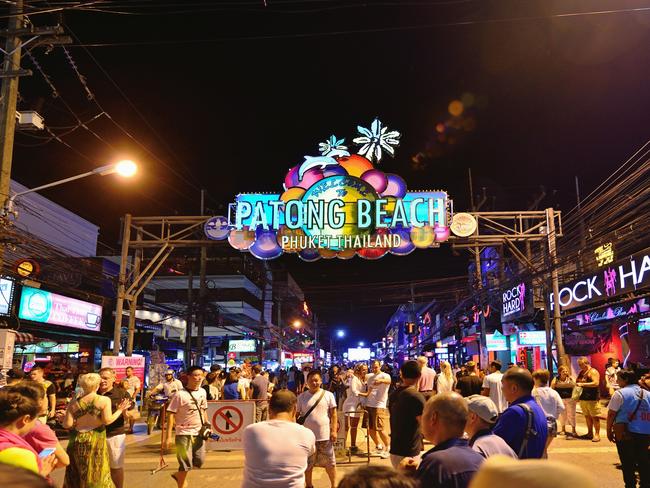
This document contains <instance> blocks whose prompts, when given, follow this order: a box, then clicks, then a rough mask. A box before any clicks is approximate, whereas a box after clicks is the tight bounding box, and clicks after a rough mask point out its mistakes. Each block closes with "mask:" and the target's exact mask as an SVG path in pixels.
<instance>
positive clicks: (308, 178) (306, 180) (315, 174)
mask: <svg viewBox="0 0 650 488" xmlns="http://www.w3.org/2000/svg"><path fill="white" fill-rule="evenodd" d="M323 178H324V176H323V170H321V169H318V168H312V169H308V170H307V171H306V172H305V174H304V175H303V176H302V181H300V182H298V184H297V185H296V186H299V187H300V188H304V189H305V190H306V189H308V188H309V187H310V186H312V185H313V184H314V183H316V182H317V181H319V180H322V179H323Z"/></svg>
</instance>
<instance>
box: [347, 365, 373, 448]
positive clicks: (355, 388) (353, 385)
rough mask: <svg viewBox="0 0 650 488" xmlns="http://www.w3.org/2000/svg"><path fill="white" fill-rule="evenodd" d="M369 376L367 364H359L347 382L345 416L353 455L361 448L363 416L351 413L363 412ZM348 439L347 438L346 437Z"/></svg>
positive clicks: (364, 422)
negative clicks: (360, 424)
mask: <svg viewBox="0 0 650 488" xmlns="http://www.w3.org/2000/svg"><path fill="white" fill-rule="evenodd" d="M367 374H368V366H367V365H366V364H365V363H357V365H356V366H355V367H354V372H353V374H352V376H351V377H350V378H349V380H348V381H347V384H348V389H347V397H346V399H345V402H343V414H344V415H345V431H346V432H347V431H348V430H350V451H351V452H352V454H358V453H359V448H358V447H357V429H358V427H359V419H360V418H361V417H362V416H363V414H362V413H349V412H354V411H356V410H362V409H363V406H364V405H365V399H366V397H367V396H368V391H367V385H366V375H367ZM366 423H367V419H366V418H365V416H364V419H363V424H362V426H365V424H366ZM346 437H347V436H346Z"/></svg>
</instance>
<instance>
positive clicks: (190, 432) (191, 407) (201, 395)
mask: <svg viewBox="0 0 650 488" xmlns="http://www.w3.org/2000/svg"><path fill="white" fill-rule="evenodd" d="M202 382H203V369H201V368H200V367H199V366H192V367H190V368H188V370H187V386H186V388H183V389H182V390H180V391H179V392H178V393H176V394H175V395H174V396H173V397H172V399H171V401H170V402H169V406H168V407H167V413H168V414H169V417H170V419H174V421H175V423H176V440H175V445H176V459H177V460H178V471H177V472H176V473H174V474H172V478H174V480H175V481H176V484H177V485H178V488H187V486H188V485H187V482H186V481H187V474H188V473H189V472H190V471H191V470H192V469H199V468H201V466H203V463H204V462H205V439H204V436H203V435H202V431H203V426H204V425H205V424H206V423H208V420H207V415H206V413H207V409H208V401H207V398H206V394H205V390H204V389H203V388H201V383H202ZM169 425H171V424H169ZM167 439H168V440H169V439H171V427H169V426H168V428H167ZM167 442H168V441H167ZM167 442H166V443H165V444H163V448H166V447H167V445H166V444H167Z"/></svg>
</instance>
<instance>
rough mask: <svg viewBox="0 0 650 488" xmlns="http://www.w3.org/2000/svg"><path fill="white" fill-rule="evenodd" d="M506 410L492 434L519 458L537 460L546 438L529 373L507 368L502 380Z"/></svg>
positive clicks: (544, 416)
mask: <svg viewBox="0 0 650 488" xmlns="http://www.w3.org/2000/svg"><path fill="white" fill-rule="evenodd" d="M501 384H502V385H503V388H502V390H503V396H504V398H505V399H506V401H507V402H508V403H509V405H510V406H509V407H508V408H507V409H506V410H505V411H504V412H503V413H502V414H501V416H500V417H499V420H498V421H497V424H496V426H495V427H494V430H493V433H494V434H496V435H498V436H499V437H501V438H502V439H503V440H504V441H506V444H508V445H509V446H510V447H511V448H512V450H513V451H515V453H516V454H517V455H518V456H519V458H520V459H535V458H537V459H540V458H542V457H543V456H544V446H546V438H547V437H548V427H547V423H546V414H545V413H544V411H543V410H542V407H540V406H539V404H538V403H537V402H536V401H535V399H534V398H533V397H532V395H531V392H532V391H533V387H534V386H535V382H534V380H533V376H532V375H531V374H530V371H528V370H527V369H523V368H510V369H508V371H506V373H505V374H504V375H503V378H502V379H501Z"/></svg>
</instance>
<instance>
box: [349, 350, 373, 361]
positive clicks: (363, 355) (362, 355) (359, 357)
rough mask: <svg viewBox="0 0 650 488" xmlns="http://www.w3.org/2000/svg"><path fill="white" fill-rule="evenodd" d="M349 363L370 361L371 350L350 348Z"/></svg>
mask: <svg viewBox="0 0 650 488" xmlns="http://www.w3.org/2000/svg"><path fill="white" fill-rule="evenodd" d="M348 361H370V348H368V347H354V348H353V347H350V348H348Z"/></svg>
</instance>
